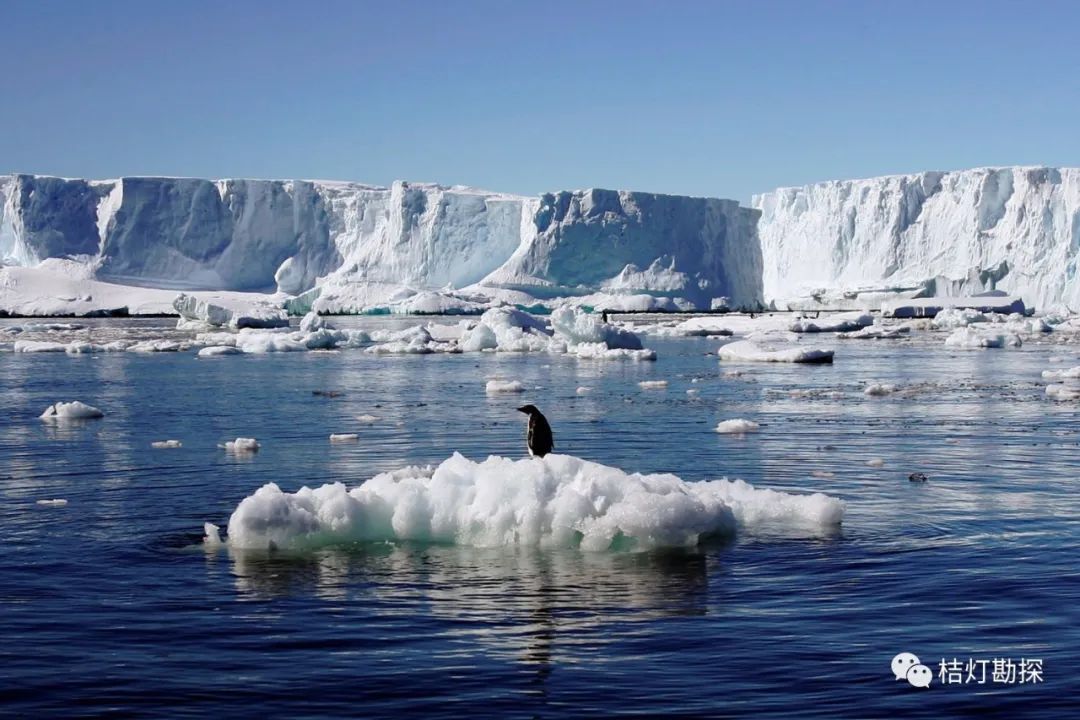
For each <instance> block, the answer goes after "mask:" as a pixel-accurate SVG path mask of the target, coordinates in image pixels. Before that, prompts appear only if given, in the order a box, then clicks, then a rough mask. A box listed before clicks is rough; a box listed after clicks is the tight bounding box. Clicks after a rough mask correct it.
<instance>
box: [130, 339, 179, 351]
mask: <svg viewBox="0 0 1080 720" xmlns="http://www.w3.org/2000/svg"><path fill="white" fill-rule="evenodd" d="M182 349H183V346H182V345H181V344H180V343H178V342H176V341H174V340H142V341H140V342H137V343H135V344H133V345H129V346H128V347H127V351H128V352H137V353H155V352H178V351H180V350H182Z"/></svg>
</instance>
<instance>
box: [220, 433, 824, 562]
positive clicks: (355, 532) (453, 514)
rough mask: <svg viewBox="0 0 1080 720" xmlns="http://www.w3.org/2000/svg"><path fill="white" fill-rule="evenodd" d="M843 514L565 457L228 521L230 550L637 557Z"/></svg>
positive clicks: (312, 494) (411, 482)
mask: <svg viewBox="0 0 1080 720" xmlns="http://www.w3.org/2000/svg"><path fill="white" fill-rule="evenodd" d="M843 514H844V504H843V502H841V501H840V500H838V499H836V498H832V497H829V496H826V495H823V494H820V493H815V494H813V495H794V494H788V493H781V492H776V491H772V490H758V489H755V488H753V487H752V486H750V485H748V484H747V483H745V482H743V481H741V480H735V481H728V480H713V481H708V482H685V481H683V480H681V479H680V478H678V477H676V476H675V475H642V474H638V473H626V472H624V471H622V470H620V469H618V468H614V467H608V466H605V465H600V464H598V463H594V462H589V461H587V460H582V459H580V458H576V457H572V456H569V455H554V454H552V455H547V456H545V457H544V458H533V459H527V460H511V459H507V458H502V457H495V456H492V457H489V458H488V459H487V460H484V461H483V462H479V463H477V462H473V461H471V460H469V459H467V458H465V457H463V456H461V455H459V454H457V453H455V454H454V455H453V456H452V457H451V458H449V459H448V460H446V461H444V462H443V463H441V464H440V465H439V466H438V467H434V468H433V467H430V466H429V467H407V468H403V469H400V470H396V471H393V472H387V473H382V474H380V475H376V476H375V477H373V478H372V479H370V480H368V481H367V482H365V483H363V484H362V485H360V486H359V487H356V488H353V489H351V490H350V489H347V488H346V487H345V485H344V484H342V483H334V484H328V485H322V486H320V487H317V488H307V487H305V488H301V489H300V490H298V491H297V492H295V493H288V492H284V491H282V489H281V488H280V487H279V486H278V485H276V484H274V483H269V484H267V485H264V486H263V487H262V488H260V489H259V490H257V491H256V492H255V493H254V494H252V495H250V496H248V497H247V498H245V499H243V500H242V501H241V502H240V504H239V505H238V506H237V508H236V510H235V511H234V512H233V513H232V516H231V517H230V518H229V523H228V539H227V542H228V545H229V546H230V547H232V548H236V549H259V550H266V549H273V548H278V549H291V550H310V549H315V548H319V547H324V546H328V545H335V544H344V543H350V542H356V541H395V540H412V541H434V542H453V543H458V544H462V545H475V546H503V545H525V546H541V547H577V548H580V549H582V550H588V551H603V550H609V549H610V550H640V549H647V548H651V547H658V546H688V545H695V544H697V543H698V542H700V541H701V540H702V539H703V538H707V537H710V536H730V535H731V534H732V533H734V532H735V531H736V529H737V528H741V527H750V528H761V527H770V526H773V527H778V528H780V529H783V530H785V531H791V530H792V529H801V530H803V531H805V532H807V533H808V534H811V535H813V534H817V533H820V532H821V531H822V530H827V529H828V528H832V527H835V526H837V525H838V524H839V523H840V522H841V519H842V517H843ZM204 532H206V542H207V544H208V545H215V544H217V543H220V541H221V538H220V535H219V533H218V532H217V528H216V526H214V525H213V524H212V523H207V524H206V526H205V527H204Z"/></svg>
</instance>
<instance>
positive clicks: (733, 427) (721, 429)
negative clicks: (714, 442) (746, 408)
mask: <svg viewBox="0 0 1080 720" xmlns="http://www.w3.org/2000/svg"><path fill="white" fill-rule="evenodd" d="M760 427H761V425H759V424H758V423H756V422H754V421H753V420H744V419H743V418H733V419H731V420H724V421H723V422H721V423H719V424H718V425H717V426H716V432H718V433H722V434H726V435H744V434H746V433H752V432H757V431H758V428H760Z"/></svg>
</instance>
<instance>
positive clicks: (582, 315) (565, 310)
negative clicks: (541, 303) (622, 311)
mask: <svg viewBox="0 0 1080 720" xmlns="http://www.w3.org/2000/svg"><path fill="white" fill-rule="evenodd" d="M551 328H552V330H554V332H555V337H556V338H558V339H560V340H563V341H565V342H566V343H567V345H569V346H570V347H571V348H572V347H573V346H575V345H578V344H582V343H590V344H591V343H601V344H602V345H604V346H606V347H607V348H608V349H611V350H616V349H624V350H641V349H642V346H641V338H639V337H638V336H637V335H635V334H634V333H632V332H630V331H629V330H624V329H622V328H620V327H617V326H615V325H612V324H611V323H606V322H604V321H603V320H602V319H601V318H600V316H599V315H597V314H595V313H587V312H585V311H583V310H581V309H579V308H572V307H561V308H558V309H557V310H555V311H554V312H553V313H551Z"/></svg>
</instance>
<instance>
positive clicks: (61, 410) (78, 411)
mask: <svg viewBox="0 0 1080 720" xmlns="http://www.w3.org/2000/svg"><path fill="white" fill-rule="evenodd" d="M100 417H105V413H103V412H101V411H100V410H98V409H97V408H96V407H94V406H93V405H87V404H86V403H83V402H80V401H78V400H72V401H71V402H58V403H55V404H53V405H50V406H49V407H47V408H46V409H45V412H43V413H41V419H42V420H90V419H93V418H100Z"/></svg>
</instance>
